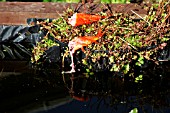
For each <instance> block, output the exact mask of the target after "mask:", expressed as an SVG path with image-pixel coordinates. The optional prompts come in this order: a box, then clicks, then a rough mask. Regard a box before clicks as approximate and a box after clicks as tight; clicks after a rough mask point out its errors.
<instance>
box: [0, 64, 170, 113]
mask: <svg viewBox="0 0 170 113" xmlns="http://www.w3.org/2000/svg"><path fill="white" fill-rule="evenodd" d="M1 64H3V63H2V62H1ZM16 64H17V63H16V62H15V65H14V64H13V66H14V67H17V66H16ZM21 64H22V65H21ZM18 65H19V63H18ZM24 65H25V66H27V67H26V68H22V71H21V70H17V69H15V70H17V71H14V68H12V67H10V69H9V68H8V69H7V68H5V67H3V66H5V65H1V66H2V67H3V68H2V69H3V70H2V71H1V74H0V100H1V102H0V113H129V112H130V111H131V110H132V109H134V108H136V109H137V110H138V113H169V111H170V98H169V95H170V93H169V91H170V89H169V86H170V83H169V80H170V77H169V66H168V65H169V64H166V65H162V67H161V68H160V67H153V68H149V69H148V70H147V71H146V70H145V76H144V78H143V80H142V81H141V82H134V78H133V77H123V76H119V75H118V74H117V75H115V76H113V74H111V73H110V72H98V73H95V75H93V76H87V75H86V74H82V73H79V72H78V73H74V74H64V75H62V74H61V70H60V69H59V67H58V66H54V65H52V66H46V67H41V68H40V67H39V68H37V69H33V68H31V67H30V66H29V65H28V63H21V62H20V66H18V67H24ZM11 66H12V64H11ZM58 69H59V70H58ZM160 70H161V71H160ZM160 73H161V75H160Z"/></svg>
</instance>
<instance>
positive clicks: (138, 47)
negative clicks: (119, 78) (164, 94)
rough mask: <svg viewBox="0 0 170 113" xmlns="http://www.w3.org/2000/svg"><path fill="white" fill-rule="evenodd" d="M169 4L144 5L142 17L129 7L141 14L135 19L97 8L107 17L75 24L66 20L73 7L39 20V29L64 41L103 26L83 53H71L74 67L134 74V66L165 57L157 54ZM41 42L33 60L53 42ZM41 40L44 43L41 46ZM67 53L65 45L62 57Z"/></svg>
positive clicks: (166, 28)
mask: <svg viewBox="0 0 170 113" xmlns="http://www.w3.org/2000/svg"><path fill="white" fill-rule="evenodd" d="M169 7H170V3H169V1H161V2H160V3H159V4H153V5H152V6H151V7H144V8H145V9H146V10H147V11H148V15H146V16H145V17H141V16H140V15H139V14H137V13H136V12H135V11H133V10H131V11H132V13H133V14H134V15H137V16H138V17H139V18H140V19H139V20H137V21H134V20H133V19H131V18H130V15H127V14H122V13H114V14H107V13H105V12H99V13H98V14H97V15H101V16H106V17H107V18H101V19H100V20H99V21H96V22H93V23H91V24H87V25H86V24H84V25H80V26H76V27H75V26H72V25H70V24H69V23H68V20H69V18H70V17H71V16H72V15H73V14H74V13H75V12H74V11H73V10H72V9H68V10H67V11H66V12H65V13H64V14H63V16H62V17H60V18H58V19H53V20H52V22H48V21H45V22H39V24H40V25H41V30H42V31H44V32H46V33H47V35H46V40H48V37H53V38H54V39H55V40H57V41H60V42H62V43H66V44H68V43H69V41H71V40H72V39H74V38H75V37H81V36H94V35H95V34H97V32H98V29H103V31H105V34H104V36H103V37H102V38H100V39H99V40H97V41H96V43H92V44H89V45H88V46H86V47H84V49H85V52H83V55H82V54H81V52H79V51H77V53H75V54H74V56H76V57H77V58H75V59H74V60H77V62H76V64H75V66H77V67H75V68H76V70H78V67H79V66H80V67H81V69H80V70H82V71H83V72H86V73H88V74H90V75H92V74H93V73H94V72H96V71H97V72H99V71H103V70H107V71H110V72H114V73H121V74H123V75H126V74H127V75H129V76H134V72H135V69H137V68H142V67H144V66H145V64H146V63H155V64H157V65H159V64H160V62H162V61H165V60H164V59H163V60H160V59H159V56H160V53H161V51H162V50H163V49H165V48H166V47H167V46H168V43H169V38H170V32H169V22H170V15H169V14H170V10H169ZM43 42H45V43H42V42H39V43H38V44H37V47H35V48H34V50H33V57H34V58H32V62H37V61H38V59H39V58H40V57H41V56H42V54H43V53H44V52H45V50H47V49H48V48H49V47H51V46H52V45H53V44H51V46H48V44H46V42H48V41H43ZM54 42H55V41H54ZM50 43H51V42H50ZM55 43H56V42H55ZM44 44H45V45H46V46H42V45H44ZM58 44H59V43H58ZM55 45H56V44H55ZM59 46H60V44H59ZM38 48H41V49H38ZM42 48H45V49H42ZM39 50H40V51H39ZM41 50H42V51H41ZM35 53H36V54H35ZM68 53H69V49H65V52H64V53H62V54H61V55H62V57H63V59H66V58H70V55H69V54H68ZM80 57H81V58H80ZM35 58H36V59H35ZM166 61H168V59H166ZM63 65H64V62H63ZM140 80H142V74H140V73H138V76H137V77H136V79H135V81H136V82H138V81H140Z"/></svg>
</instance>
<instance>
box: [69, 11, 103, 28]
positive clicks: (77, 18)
mask: <svg viewBox="0 0 170 113" xmlns="http://www.w3.org/2000/svg"><path fill="white" fill-rule="evenodd" d="M103 18H106V16H100V15H91V14H85V13H74V14H73V16H72V17H71V18H68V23H69V24H71V25H72V26H79V25H84V24H91V23H93V22H96V21H99V20H100V19H103Z"/></svg>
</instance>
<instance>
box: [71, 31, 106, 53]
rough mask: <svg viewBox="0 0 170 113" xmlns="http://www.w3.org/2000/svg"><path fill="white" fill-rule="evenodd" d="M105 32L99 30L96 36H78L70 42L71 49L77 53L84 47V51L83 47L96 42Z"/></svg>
mask: <svg viewBox="0 0 170 113" xmlns="http://www.w3.org/2000/svg"><path fill="white" fill-rule="evenodd" d="M103 34H104V33H102V32H101V30H99V31H98V34H97V35H96V36H83V37H76V38H74V39H73V40H71V41H70V42H69V44H68V46H69V49H70V50H71V51H72V53H75V52H76V50H78V49H82V51H84V49H83V47H85V46H88V45H89V44H92V43H94V42H96V41H97V40H99V38H101V37H102V36H103Z"/></svg>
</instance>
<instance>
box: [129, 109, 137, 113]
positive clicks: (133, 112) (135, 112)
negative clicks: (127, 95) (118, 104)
mask: <svg viewBox="0 0 170 113" xmlns="http://www.w3.org/2000/svg"><path fill="white" fill-rule="evenodd" d="M129 113H138V109H137V108H134V109H132V110H131V111H130V112H129Z"/></svg>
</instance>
